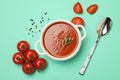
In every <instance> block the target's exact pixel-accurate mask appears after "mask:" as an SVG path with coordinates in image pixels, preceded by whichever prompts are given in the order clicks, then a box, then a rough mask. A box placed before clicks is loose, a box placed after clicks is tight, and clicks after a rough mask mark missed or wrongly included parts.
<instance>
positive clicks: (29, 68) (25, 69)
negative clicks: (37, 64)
mask: <svg viewBox="0 0 120 80" xmlns="http://www.w3.org/2000/svg"><path fill="white" fill-rule="evenodd" d="M22 70H23V72H24V73H26V74H32V73H33V72H34V71H35V68H34V66H33V65H32V64H30V63H28V62H25V63H24V64H23V65H22Z"/></svg>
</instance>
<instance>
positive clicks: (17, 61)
mask: <svg viewBox="0 0 120 80" xmlns="http://www.w3.org/2000/svg"><path fill="white" fill-rule="evenodd" d="M12 60H13V62H14V63H15V64H22V63H24V62H25V60H24V57H23V55H22V53H21V52H16V53H15V54H14V55H13V58H12Z"/></svg>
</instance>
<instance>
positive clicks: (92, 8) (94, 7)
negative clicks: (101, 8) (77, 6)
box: [87, 4, 98, 14]
mask: <svg viewBox="0 0 120 80" xmlns="http://www.w3.org/2000/svg"><path fill="white" fill-rule="evenodd" d="M97 9H98V5H97V4H92V5H90V6H89V7H88V8H87V12H88V13H89V14H94V13H95V12H96V11H97Z"/></svg>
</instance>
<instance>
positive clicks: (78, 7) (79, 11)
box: [73, 2, 83, 14]
mask: <svg viewBox="0 0 120 80" xmlns="http://www.w3.org/2000/svg"><path fill="white" fill-rule="evenodd" d="M73 10H74V12H75V13H77V14H82V13H83V9H82V5H81V4H80V2H77V3H76V4H75V5H74V7H73Z"/></svg>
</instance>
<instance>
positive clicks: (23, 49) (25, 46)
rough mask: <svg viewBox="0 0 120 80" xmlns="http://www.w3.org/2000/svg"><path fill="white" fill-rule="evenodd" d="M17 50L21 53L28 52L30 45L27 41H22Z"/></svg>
mask: <svg viewBox="0 0 120 80" xmlns="http://www.w3.org/2000/svg"><path fill="white" fill-rule="evenodd" d="M17 49H18V51H20V52H26V51H27V50H28V49H29V44H28V42H27V41H20V42H18V44H17Z"/></svg>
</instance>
